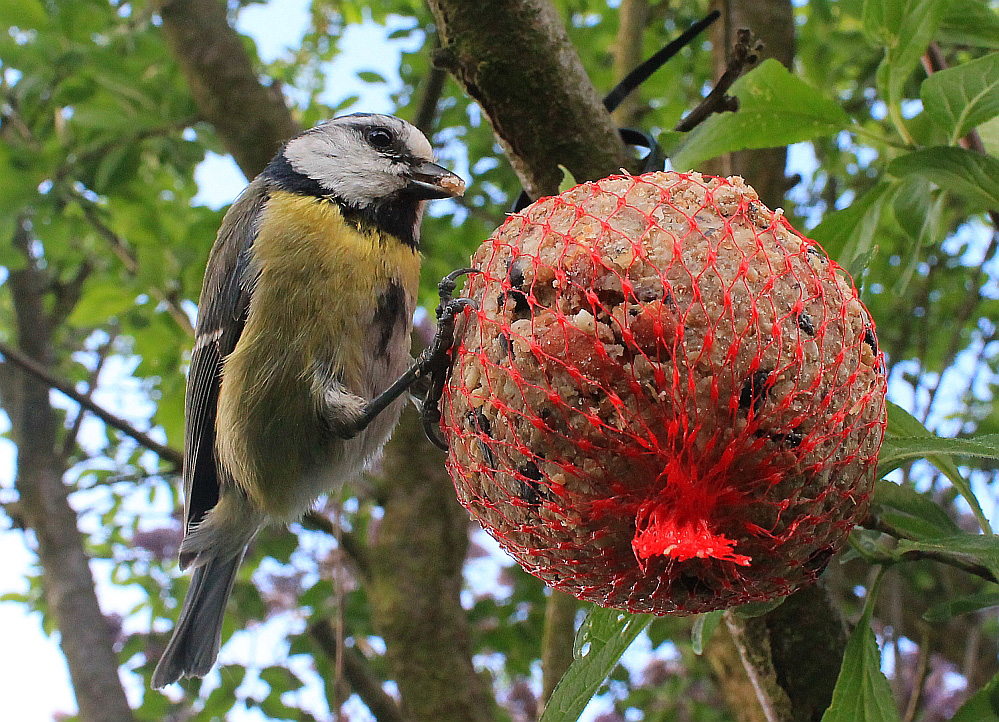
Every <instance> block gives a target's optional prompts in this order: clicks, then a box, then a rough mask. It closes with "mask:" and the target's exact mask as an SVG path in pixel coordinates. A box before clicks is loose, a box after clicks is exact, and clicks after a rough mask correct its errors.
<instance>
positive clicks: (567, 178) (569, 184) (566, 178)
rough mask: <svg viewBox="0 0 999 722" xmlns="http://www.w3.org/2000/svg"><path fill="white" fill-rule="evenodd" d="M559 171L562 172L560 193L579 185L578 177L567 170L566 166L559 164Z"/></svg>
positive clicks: (559, 186) (559, 185)
mask: <svg viewBox="0 0 999 722" xmlns="http://www.w3.org/2000/svg"><path fill="white" fill-rule="evenodd" d="M558 169H559V170H560V171H562V181H561V182H560V183H559V184H558V192H559V193H565V192H566V191H567V190H569V189H570V188H575V187H576V186H577V185H579V183H578V182H577V181H576V177H575V176H574V175H573V174H572V171H571V170H569V169H568V168H566V167H565V166H564V165H562V164H561V163H559V166H558Z"/></svg>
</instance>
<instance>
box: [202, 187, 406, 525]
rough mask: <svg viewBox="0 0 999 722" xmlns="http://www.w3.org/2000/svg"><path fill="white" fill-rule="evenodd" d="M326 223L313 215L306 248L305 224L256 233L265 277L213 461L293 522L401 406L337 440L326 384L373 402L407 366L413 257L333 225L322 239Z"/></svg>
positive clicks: (223, 403)
mask: <svg viewBox="0 0 999 722" xmlns="http://www.w3.org/2000/svg"><path fill="white" fill-rule="evenodd" d="M296 202H297V201H296ZM316 208H319V209H320V210H322V209H321V207H313V206H310V207H309V209H310V212H319V211H317V210H316ZM323 212H325V211H323ZM333 220H334V221H335V220H336V218H333ZM322 227H323V219H322V218H312V219H311V221H310V224H309V226H308V232H309V233H312V234H313V235H312V237H311V240H309V242H308V243H305V242H302V238H303V237H304V234H305V233H306V229H305V228H294V227H292V228H290V229H289V228H288V227H287V226H282V232H283V233H284V234H285V235H284V236H283V237H282V238H280V239H274V238H273V235H274V234H270V235H268V233H267V229H266V228H262V229H261V236H260V237H258V242H257V248H256V251H257V256H258V262H259V263H260V264H261V271H260V274H259V276H258V279H257V282H256V285H255V286H254V291H253V296H252V298H251V301H250V309H249V313H248V316H247V320H246V326H245V327H244V330H243V333H242V335H241V336H240V340H239V342H238V343H237V345H236V348H235V350H234V351H233V352H232V353H231V354H230V355H229V356H228V357H227V358H226V359H225V362H224V367H223V374H222V385H221V389H220V395H219V407H218V417H217V429H216V432H217V433H216V452H217V454H218V460H219V463H220V466H221V467H222V468H223V469H224V471H226V472H227V474H225V476H228V477H230V478H231V480H232V482H233V483H234V484H236V485H238V486H239V487H240V488H242V489H243V491H244V492H245V493H246V495H247V496H248V497H249V498H250V500H251V501H252V502H253V503H254V504H255V505H256V506H257V507H258V508H260V509H261V510H262V511H264V512H265V513H267V514H268V515H269V516H271V517H276V518H279V519H280V518H283V519H293V518H296V517H298V516H300V515H301V514H302V513H303V512H304V511H306V510H307V509H308V507H309V506H310V505H311V504H312V502H313V501H314V500H315V499H316V497H317V496H319V495H321V494H323V493H326V492H329V491H331V490H333V489H336V488H339V487H340V486H341V485H342V484H343V483H344V482H345V481H348V480H350V479H352V478H354V477H356V476H357V475H359V474H360V473H361V472H362V471H363V470H364V468H365V466H366V465H367V464H368V463H370V462H371V461H372V460H373V459H374V458H376V457H377V455H378V453H379V452H380V450H381V447H382V445H383V444H384V443H385V441H386V440H387V438H388V436H389V434H390V432H391V430H392V428H393V426H394V425H395V422H396V421H397V419H398V416H399V412H400V410H401V404H402V403H403V401H402V400H401V399H400V400H398V401H397V402H396V403H394V404H392V405H391V406H390V407H389V408H388V409H386V410H385V411H383V412H382V413H381V414H379V415H378V416H377V417H376V418H375V420H374V421H373V422H372V423H371V424H370V425H369V426H368V427H367V428H366V429H365V430H364V431H362V432H361V433H359V434H358V435H357V436H355V437H353V438H351V439H342V438H338V437H337V436H336V435H335V434H334V433H333V432H332V431H331V430H330V428H329V424H328V423H327V422H325V421H324V420H323V419H322V418H321V414H320V407H321V401H322V399H321V391H320V389H322V388H323V386H324V384H328V383H331V382H335V383H338V384H340V385H341V386H342V388H343V390H344V391H345V392H347V393H348V394H351V395H353V396H355V397H359V398H361V399H363V400H365V401H366V400H370V399H371V398H373V397H374V396H375V395H377V394H378V393H379V392H381V391H382V390H384V389H385V388H386V387H387V386H388V385H389V384H391V383H392V381H394V380H395V379H396V378H397V377H398V376H399V375H400V374H401V373H402V372H403V371H404V370H405V369H406V367H407V366H408V364H409V362H410V359H409V343H410V330H411V328H412V315H413V310H414V307H415V300H416V287H417V284H418V279H419V257H418V254H417V253H416V252H415V250H413V249H410V248H408V247H404V246H403V245H402V244H401V243H399V242H398V241H397V240H395V239H393V238H391V237H389V238H385V237H378V236H374V235H370V234H369V235H365V234H359V233H356V232H353V231H347V230H345V227H344V225H343V223H342V222H339V223H333V222H332V221H330V224H329V227H328V228H326V232H325V235H322V234H319V230H322ZM317 229H319V230H317ZM317 234H319V235H322V239H320V238H318V237H317ZM263 237H267V238H269V239H270V240H269V241H268V242H267V243H264V242H262V240H261V238H263ZM324 244H326V245H325V246H324ZM271 245H273V246H277V245H281V247H282V248H283V249H284V252H283V253H280V254H279V253H276V252H275V251H274V249H272V248H271ZM291 247H294V253H290V252H289V248H291ZM272 253H273V256H271V255H269V254H272ZM317 379H318V380H319V381H318V382H317Z"/></svg>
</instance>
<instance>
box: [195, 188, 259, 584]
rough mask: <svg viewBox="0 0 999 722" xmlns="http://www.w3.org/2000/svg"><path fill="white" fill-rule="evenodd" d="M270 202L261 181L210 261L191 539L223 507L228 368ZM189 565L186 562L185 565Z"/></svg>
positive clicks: (200, 341)
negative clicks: (221, 430) (220, 425)
mask: <svg viewBox="0 0 999 722" xmlns="http://www.w3.org/2000/svg"><path fill="white" fill-rule="evenodd" d="M266 202H267V192H266V189H265V188H264V186H263V184H262V183H261V181H260V180H259V179H258V180H255V181H254V182H253V183H251V184H250V185H249V187H247V189H246V190H245V191H244V192H243V194H242V195H241V196H240V197H239V198H238V199H237V200H236V202H235V203H234V204H233V205H232V207H231V208H230V209H229V212H228V213H226V216H225V219H224V220H223V221H222V228H221V229H220V230H219V235H218V238H217V239H216V241H215V245H214V246H213V247H212V252H211V256H210V257H209V259H208V269H207V271H206V272H205V284H204V287H203V288H202V291H201V300H200V303H199V309H198V324H197V340H196V341H195V345H194V351H193V353H192V355H191V370H190V372H189V374H188V378H187V398H186V401H185V405H184V418H185V432H184V471H183V476H184V532H185V534H186V533H187V532H188V531H190V529H191V528H192V526H193V525H195V524H197V523H198V522H199V521H201V519H202V518H203V517H204V515H205V514H207V513H208V512H209V511H210V510H211V509H212V507H214V506H215V504H217V503H218V499H219V488H220V485H221V484H222V483H223V482H224V479H222V478H220V474H221V473H224V472H223V471H222V470H220V469H219V468H218V466H217V464H216V461H215V414H216V408H217V406H218V398H219V389H220V386H221V379H222V364H223V361H224V360H225V358H226V356H228V355H229V354H230V353H232V351H233V349H234V348H236V343H237V341H239V336H240V334H241V333H242V332H243V326H244V324H245V323H246V315H247V313H248V311H249V307H250V295H251V293H252V290H253V283H254V281H255V273H256V272H255V270H254V268H253V265H252V263H251V258H250V254H251V249H252V247H253V241H254V238H255V237H256V233H257V225H258V221H259V217H260V214H261V212H262V211H263V208H264V205H265V204H266ZM189 561H190V560H185V559H183V558H182V559H181V565H182V566H186V563H185V562H189Z"/></svg>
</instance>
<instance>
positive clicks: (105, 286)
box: [69, 279, 136, 326]
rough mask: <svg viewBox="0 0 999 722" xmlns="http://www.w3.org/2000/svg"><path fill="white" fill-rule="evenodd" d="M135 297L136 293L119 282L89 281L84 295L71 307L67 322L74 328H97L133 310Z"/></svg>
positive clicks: (112, 280) (108, 280)
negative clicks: (77, 326) (76, 326)
mask: <svg viewBox="0 0 999 722" xmlns="http://www.w3.org/2000/svg"><path fill="white" fill-rule="evenodd" d="M135 297H136V292H135V291H134V290H133V289H131V288H129V287H128V285H126V284H124V283H122V282H121V281H118V280H114V279H101V280H98V281H91V282H89V283H88V284H87V285H86V293H85V294H83V296H82V297H81V298H80V301H79V302H78V303H77V304H76V306H74V307H73V311H72V313H70V315H69V322H70V323H71V324H73V325H74V326H75V325H79V326H97V325H99V324H102V323H104V322H106V321H107V320H108V319H109V318H112V317H114V316H117V315H118V314H121V313H124V312H125V311H128V310H130V309H132V308H134V306H135Z"/></svg>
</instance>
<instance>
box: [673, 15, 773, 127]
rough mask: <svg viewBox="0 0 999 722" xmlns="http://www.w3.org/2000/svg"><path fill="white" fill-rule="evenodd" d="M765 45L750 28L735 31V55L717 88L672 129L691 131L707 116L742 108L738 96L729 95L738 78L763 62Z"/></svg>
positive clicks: (733, 54)
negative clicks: (762, 52) (762, 54)
mask: <svg viewBox="0 0 999 722" xmlns="http://www.w3.org/2000/svg"><path fill="white" fill-rule="evenodd" d="M762 50H763V44H762V43H761V42H760V41H759V40H757V39H756V38H755V37H754V36H753V33H752V32H750V31H749V30H748V29H747V28H741V29H740V30H739V31H738V33H737V34H736V42H735V46H734V48H733V50H732V55H731V56H730V57H729V59H728V63H727V64H726V65H725V72H723V73H722V76H721V77H720V78H718V82H717V83H715V87H713V88H712V89H711V92H710V93H708V94H707V95H706V96H705V98H704V100H702V101H701V102H700V103H698V105H697V107H696V108H694V109H693V110H692V111H690V112H689V113H687V115H685V116H684V117H683V118H682V119H681V120H680V122H679V123H677V124H676V127H675V128H673V130H679V131H681V132H689V131H691V130H693V129H694V128H696V127H697V126H698V125H700V124H701V123H703V122H704V121H705V120H707V119H708V117H709V116H711V115H713V114H714V113H725V112H729V111H735V110H738V109H739V99H738V98H734V97H732V96H731V95H728V91H729V90H730V89H731V88H732V84H733V83H735V81H736V80H738V79H739V77H740V76H741V75H742V74H743V73H745V72H746V71H747V70H749V69H750V68H752V67H753V66H754V65H756V64H757V63H758V62H759V61H760V52H761V51H762Z"/></svg>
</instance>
